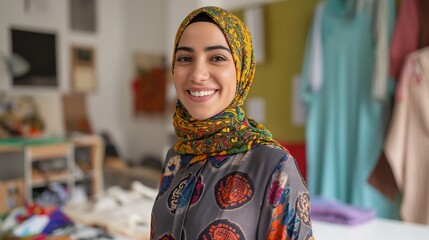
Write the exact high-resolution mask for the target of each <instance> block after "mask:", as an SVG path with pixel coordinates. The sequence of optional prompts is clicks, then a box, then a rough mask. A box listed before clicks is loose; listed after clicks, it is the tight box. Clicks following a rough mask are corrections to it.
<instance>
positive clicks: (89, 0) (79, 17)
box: [69, 0, 97, 33]
mask: <svg viewBox="0 0 429 240" xmlns="http://www.w3.org/2000/svg"><path fill="white" fill-rule="evenodd" d="M69 6H70V8H69V9H70V14H69V16H70V29H71V30H73V31H84V32H88V33H95V32H96V31H97V1H96V0H69Z"/></svg>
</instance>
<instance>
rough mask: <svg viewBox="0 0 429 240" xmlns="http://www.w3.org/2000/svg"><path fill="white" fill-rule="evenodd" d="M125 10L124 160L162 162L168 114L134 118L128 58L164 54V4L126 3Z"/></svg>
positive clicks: (142, 0) (132, 0)
mask: <svg viewBox="0 0 429 240" xmlns="http://www.w3.org/2000/svg"><path fill="white" fill-rule="evenodd" d="M124 6H125V9H124V10H125V18H124V31H125V34H124V36H125V38H126V46H125V59H124V63H125V64H124V65H125V69H124V70H125V73H126V74H124V78H123V79H122V83H123V93H124V98H123V100H124V103H123V111H122V114H123V120H124V125H125V126H126V127H125V134H126V147H125V149H124V150H125V151H124V154H123V155H124V157H125V158H127V159H129V160H131V161H139V160H141V159H142V157H143V156H144V155H148V154H150V155H154V156H156V157H159V158H163V152H164V149H165V148H166V147H167V145H168V132H167V131H168V127H169V126H170V125H171V123H172V118H171V116H172V115H171V114H166V115H163V116H161V115H159V116H138V117H134V116H133V112H132V97H133V96H132V92H131V81H132V80H133V77H134V72H133V62H132V56H133V54H134V53H135V52H140V53H146V54H160V55H164V56H165V52H166V48H165V46H166V37H165V35H166V31H165V26H166V21H167V20H166V19H167V18H166V15H167V13H166V8H167V7H166V6H167V3H166V1H153V0H127V1H126V4H124Z"/></svg>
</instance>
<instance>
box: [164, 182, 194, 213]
mask: <svg viewBox="0 0 429 240" xmlns="http://www.w3.org/2000/svg"><path fill="white" fill-rule="evenodd" d="M191 177H192V174H189V176H187V177H185V178H183V179H182V180H180V182H179V184H177V185H176V187H175V188H174V189H173V190H172V191H171V193H170V195H169V196H168V202H167V204H168V208H169V209H170V212H171V213H172V214H175V213H176V210H177V206H178V204H179V197H180V195H181V194H182V197H184V198H187V199H188V198H190V194H191V192H189V193H188V194H189V196H186V195H188V194H187V193H186V192H185V193H182V191H183V189H184V188H185V187H186V184H187V183H188V181H189V179H191Z"/></svg>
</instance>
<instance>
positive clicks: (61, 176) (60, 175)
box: [31, 171, 70, 187]
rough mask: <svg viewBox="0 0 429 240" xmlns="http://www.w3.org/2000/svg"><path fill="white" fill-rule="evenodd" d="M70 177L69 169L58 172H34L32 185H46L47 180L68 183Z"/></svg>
mask: <svg viewBox="0 0 429 240" xmlns="http://www.w3.org/2000/svg"><path fill="white" fill-rule="evenodd" d="M69 178H70V174H68V173H67V171H63V172H57V173H48V174H41V173H33V174H32V176H31V185H32V187H43V186H46V184H47V182H63V183H67V181H68V180H69Z"/></svg>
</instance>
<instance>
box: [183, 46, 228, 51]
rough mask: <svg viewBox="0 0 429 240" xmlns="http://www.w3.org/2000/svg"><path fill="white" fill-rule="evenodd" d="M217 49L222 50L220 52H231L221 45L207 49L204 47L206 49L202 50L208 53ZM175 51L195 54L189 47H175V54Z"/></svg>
mask: <svg viewBox="0 0 429 240" xmlns="http://www.w3.org/2000/svg"><path fill="white" fill-rule="evenodd" d="M217 49H222V50H225V51H228V52H231V50H230V49H229V48H227V47H224V46H222V45H215V46H209V47H206V48H205V49H204V51H205V52H208V51H213V50H217ZM177 51H187V52H195V50H194V49H193V48H191V47H177V48H176V52H177Z"/></svg>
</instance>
